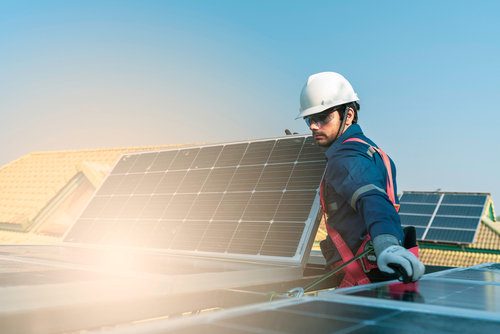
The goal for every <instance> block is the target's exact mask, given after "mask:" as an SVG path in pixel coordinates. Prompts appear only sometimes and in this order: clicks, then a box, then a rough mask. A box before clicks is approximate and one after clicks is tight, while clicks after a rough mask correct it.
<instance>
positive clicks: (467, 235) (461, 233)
mask: <svg viewBox="0 0 500 334" xmlns="http://www.w3.org/2000/svg"><path fill="white" fill-rule="evenodd" d="M475 233H476V231H468V230H454V229H441V228H439V229H438V228H430V229H429V231H428V232H427V235H426V236H425V240H429V241H431V240H432V241H445V242H446V241H448V242H463V243H469V244H471V243H472V242H474V234H475Z"/></svg>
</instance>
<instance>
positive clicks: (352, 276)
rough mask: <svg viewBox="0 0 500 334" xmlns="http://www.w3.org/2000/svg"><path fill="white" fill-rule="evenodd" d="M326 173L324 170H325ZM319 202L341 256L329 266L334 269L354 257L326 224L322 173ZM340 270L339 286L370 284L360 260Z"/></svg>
mask: <svg viewBox="0 0 500 334" xmlns="http://www.w3.org/2000/svg"><path fill="white" fill-rule="evenodd" d="M325 173H326V170H325ZM320 204H321V210H322V211H323V217H324V219H325V226H326V230H327V232H328V235H329V236H330V238H331V239H332V241H333V243H334V244H335V247H336V248H337V251H338V252H339V254H340V256H341V257H342V261H339V262H336V263H334V264H333V265H332V266H330V267H331V269H332V270H333V269H335V268H336V267H338V266H339V265H341V264H342V263H344V262H346V261H349V260H350V259H352V258H353V257H354V255H352V251H351V249H350V248H349V246H348V245H347V244H346V243H345V241H344V239H342V237H341V236H340V234H339V232H337V231H336V230H335V229H334V228H333V227H331V226H330V225H328V222H327V216H326V207H327V206H326V203H325V175H323V179H322V180H321V187H320ZM367 241H368V240H367V239H365V241H364V242H363V245H362V247H360V249H361V250H362V249H363V248H364V245H365V243H366V242H367ZM341 272H343V273H345V276H344V279H343V280H342V283H341V284H340V286H339V287H342V288H343V287H348V286H354V285H355V284H356V283H357V284H358V285H364V284H370V280H369V279H368V276H366V274H365V272H364V271H363V269H362V268H361V262H360V261H354V262H353V263H351V264H349V265H348V266H347V267H345V268H344V269H342V270H341Z"/></svg>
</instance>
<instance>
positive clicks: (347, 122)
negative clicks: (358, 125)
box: [345, 108, 354, 126]
mask: <svg viewBox="0 0 500 334" xmlns="http://www.w3.org/2000/svg"><path fill="white" fill-rule="evenodd" d="M353 119H354V109H352V108H349V111H348V112H347V118H346V120H345V125H347V126H349V125H352V120H353Z"/></svg>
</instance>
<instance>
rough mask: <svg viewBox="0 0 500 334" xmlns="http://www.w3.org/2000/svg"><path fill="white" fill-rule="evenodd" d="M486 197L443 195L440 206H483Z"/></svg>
mask: <svg viewBox="0 0 500 334" xmlns="http://www.w3.org/2000/svg"><path fill="white" fill-rule="evenodd" d="M486 197H487V196H486V195H465V194H464V195H462V194H445V195H444V198H443V201H442V202H441V204H469V205H484V204H485V201H486Z"/></svg>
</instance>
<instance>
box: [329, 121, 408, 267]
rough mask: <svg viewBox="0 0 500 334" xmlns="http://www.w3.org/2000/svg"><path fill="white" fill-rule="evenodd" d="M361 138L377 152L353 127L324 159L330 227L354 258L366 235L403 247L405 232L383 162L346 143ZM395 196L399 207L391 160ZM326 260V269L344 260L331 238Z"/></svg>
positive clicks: (365, 148) (365, 147) (364, 147)
mask: <svg viewBox="0 0 500 334" xmlns="http://www.w3.org/2000/svg"><path fill="white" fill-rule="evenodd" d="M348 138H359V139H361V140H363V141H365V142H367V143H368V144H370V145H372V146H374V147H376V148H378V146H377V145H375V143H374V142H373V141H371V140H370V139H368V138H367V137H365V135H364V134H363V131H361V127H360V126H359V125H358V124H353V125H351V126H350V127H348V128H347V130H346V131H345V132H344V133H343V134H342V136H340V137H339V138H338V139H337V140H336V141H335V142H334V143H333V144H332V146H330V148H328V150H327V151H326V153H325V155H326V158H327V161H328V165H327V166H328V167H327V171H326V175H325V188H326V189H325V192H326V205H327V212H328V219H327V223H328V224H329V225H330V226H331V227H333V228H334V229H335V230H337V232H338V233H339V234H340V236H341V237H342V238H343V239H344V241H345V242H346V243H347V245H348V246H349V248H350V249H351V251H352V252H353V254H355V253H356V252H357V250H358V248H359V246H361V244H362V243H363V240H364V239H365V237H366V234H367V233H369V234H370V236H371V238H372V239H373V238H375V237H376V236H378V235H380V234H391V235H393V236H395V237H396V238H397V239H398V240H399V242H400V243H401V241H402V239H403V236H404V234H403V229H402V227H401V220H400V218H399V215H398V213H397V211H396V209H395V208H394V205H393V203H392V202H391V200H390V199H389V196H388V195H387V193H386V188H387V177H388V174H387V170H386V168H385V166H384V163H383V161H382V158H381V157H380V155H379V154H378V153H377V152H375V151H374V150H373V149H372V148H371V147H369V146H368V145H366V144H363V143H360V142H346V143H343V142H344V141H345V140H346V139H348ZM391 170H392V178H393V181H394V196H395V198H396V204H399V199H398V197H397V189H396V166H395V165H394V162H393V161H392V160H391ZM320 246H321V251H322V253H323V256H324V257H325V259H326V262H327V264H326V268H329V266H330V265H331V264H333V263H335V262H337V261H340V260H342V258H341V257H340V254H339V253H338V252H337V250H336V248H335V245H334V243H333V241H332V239H331V238H330V236H328V237H327V238H326V240H323V241H322V242H321V244H320Z"/></svg>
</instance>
